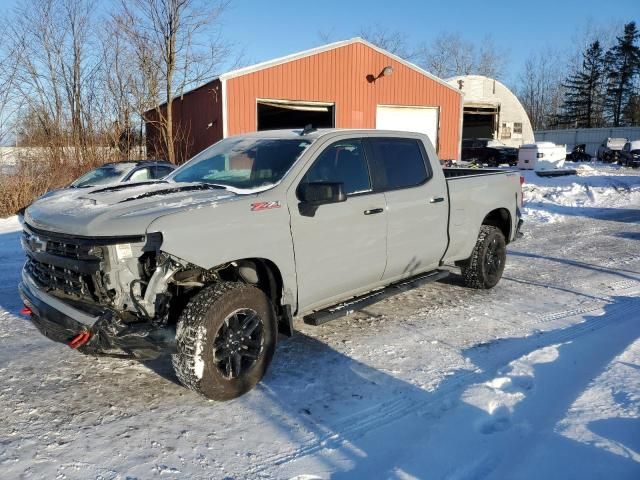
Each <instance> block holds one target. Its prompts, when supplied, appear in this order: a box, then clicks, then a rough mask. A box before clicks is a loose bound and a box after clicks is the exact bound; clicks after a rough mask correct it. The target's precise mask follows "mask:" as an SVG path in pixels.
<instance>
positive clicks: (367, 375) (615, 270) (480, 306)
mask: <svg viewBox="0 0 640 480" xmlns="http://www.w3.org/2000/svg"><path fill="white" fill-rule="evenodd" d="M579 171H580V175H579V176H571V177H559V178H548V179H542V178H538V177H536V176H535V174H530V173H527V174H526V175H525V176H526V184H525V190H526V199H527V207H528V208H527V213H526V217H525V220H526V222H527V223H526V224H525V236H524V238H522V239H520V240H519V241H518V242H516V243H514V244H513V245H511V246H510V248H509V258H508V266H507V269H506V271H505V274H504V278H503V280H502V282H501V283H500V284H499V285H498V287H496V288H495V289H494V290H492V291H489V292H480V291H474V290H469V289H466V288H464V287H462V286H461V284H460V282H459V280H458V279H457V277H455V276H454V277H450V278H449V279H447V280H445V281H442V282H439V283H436V284H432V285H429V286H426V287H423V288H420V289H416V290H413V291H410V292H407V293H404V294H401V295H398V296H396V297H392V298H389V299H387V300H385V301H383V302H380V303H378V304H376V305H374V306H371V307H368V308H366V309H365V310H363V311H360V312H357V313H355V314H354V315H352V316H350V317H347V318H343V319H340V320H336V321H335V322H331V323H329V324H326V325H324V326H321V327H309V326H306V325H304V324H302V323H300V324H299V325H298V327H299V330H300V333H299V334H298V335H297V336H296V337H294V338H293V339H291V340H287V341H285V342H282V343H281V344H280V346H279V349H278V352H277V354H276V358H275V360H274V364H273V366H272V368H271V370H270V372H269V373H268V375H267V377H266V379H265V380H264V382H263V383H262V384H261V385H260V386H259V387H258V388H257V389H256V390H254V391H252V392H251V393H249V394H248V395H246V396H244V397H242V398H240V399H237V400H234V401H231V402H228V403H215V402H211V401H207V400H205V399H203V398H201V397H198V396H197V395H195V394H193V393H191V392H189V391H187V390H185V389H183V388H181V387H180V386H178V385H176V383H175V377H174V376H173V374H172V372H171V368H170V366H169V365H168V363H167V362H165V361H155V362H151V363H148V364H144V365H143V364H138V363H135V362H131V361H121V360H114V359H94V358H89V357H84V356H82V355H80V354H78V353H76V352H74V351H72V350H70V349H69V348H67V347H65V346H63V345H60V344H56V343H53V342H50V341H49V340H47V339H45V338H43V337H42V336H41V335H40V334H39V333H37V331H36V330H35V328H34V327H32V326H31V325H30V324H29V322H28V321H25V320H24V319H22V318H20V317H19V316H18V315H17V312H18V311H19V309H20V307H21V303H20V301H19V299H18V296H17V293H16V284H17V282H18V277H19V271H20V267H21V263H22V254H21V252H20V247H19V242H18V238H19V236H18V233H17V231H18V229H19V225H18V223H17V221H16V220H15V218H13V219H8V220H0V279H1V280H2V282H1V283H0V378H1V379H2V381H1V382H0V418H1V419H2V422H0V472H1V473H0V477H2V478H18V477H23V478H60V479H64V478H70V479H75V478H78V479H87V478H96V479H97V478H100V479H126V478H131V479H133V478H139V479H146V478H252V479H253V478H283V479H290V478H296V479H299V480H302V479H306V480H310V479H316V478H320V479H327V478H334V479H341V478H357V479H365V478H398V479H411V478H420V479H422V478H426V479H431V478H435V479H439V478H448V479H472V478H473V479H479V478H495V479H507V478H509V479H538V478H545V479H567V478H580V479H584V478H607V479H637V478H640V297H638V293H640V249H639V246H640V175H638V173H640V172H636V171H633V170H628V169H619V168H617V167H605V166H599V165H596V166H586V165H582V166H580V167H579Z"/></svg>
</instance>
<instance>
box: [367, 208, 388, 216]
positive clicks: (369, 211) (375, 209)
mask: <svg viewBox="0 0 640 480" xmlns="http://www.w3.org/2000/svg"><path fill="white" fill-rule="evenodd" d="M382 212H384V208H372V209H370V210H365V211H364V214H365V215H375V214H376V213H382Z"/></svg>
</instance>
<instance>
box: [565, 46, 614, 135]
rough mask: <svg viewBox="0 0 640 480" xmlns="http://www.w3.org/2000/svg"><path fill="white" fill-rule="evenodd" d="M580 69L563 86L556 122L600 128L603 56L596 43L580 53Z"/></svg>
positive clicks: (603, 70) (603, 69)
mask: <svg viewBox="0 0 640 480" xmlns="http://www.w3.org/2000/svg"><path fill="white" fill-rule="evenodd" d="M582 57H583V60H582V68H581V69H580V70H579V71H577V72H576V73H574V74H573V75H570V76H569V77H568V78H567V80H566V81H565V83H563V87H564V88H565V99H564V102H563V104H562V112H563V113H562V116H561V117H560V118H559V119H558V121H559V123H564V124H566V125H570V126H572V127H574V128H583V127H584V128H591V127H599V126H601V125H602V93H603V92H602V90H603V88H602V87H603V79H604V74H605V65H604V54H603V51H602V47H601V46H600V42H599V41H597V40H596V41H595V42H593V43H592V44H591V45H589V48H587V50H586V52H584V53H583V54H582Z"/></svg>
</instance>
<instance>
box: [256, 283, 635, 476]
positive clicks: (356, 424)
mask: <svg viewBox="0 0 640 480" xmlns="http://www.w3.org/2000/svg"><path fill="white" fill-rule="evenodd" d="M638 293H639V292H633V293H632V295H637V294H638ZM639 304H640V302H639V301H638V300H637V299H635V298H634V297H633V296H630V297H628V298H626V299H624V300H621V301H619V303H617V304H611V303H604V304H603V303H600V304H599V305H598V306H597V307H596V306H593V309H591V308H589V309H587V310H585V309H584V308H577V309H571V310H564V311H559V312H550V313H548V314H546V315H547V316H554V315H555V316H554V317H553V319H554V320H558V319H562V318H569V317H573V316H576V315H580V314H583V313H589V312H590V311H594V310H598V309H602V308H603V307H606V306H609V310H608V311H607V314H606V315H602V316H599V317H594V318H593V320H590V321H589V322H583V323H578V324H576V325H574V326H570V327H567V328H564V329H562V330H553V331H550V332H541V333H534V334H533V335H530V336H529V337H525V338H530V340H531V341H530V342H526V345H522V344H520V346H506V347H503V346H501V345H500V343H501V341H509V340H510V339H509V338H505V339H501V340H497V341H494V342H491V343H489V344H485V345H478V346H476V347H475V348H487V347H491V345H494V346H495V350H497V352H496V351H492V355H491V356H490V357H487V360H488V361H489V362H488V366H487V367H485V369H484V370H482V371H479V370H478V369H475V370H469V371H466V372H463V373H460V374H457V375H456V376H455V377H454V378H453V380H451V381H450V383H447V384H446V385H445V386H443V387H440V388H437V389H436V391H435V392H433V393H428V394H427V395H428V397H429V398H428V399H427V400H424V401H415V400H411V399H410V398H406V397H400V398H397V399H393V400H390V401H389V402H384V403H382V404H379V405H376V406H374V407H370V408H367V409H365V410H362V411H359V412H357V413H355V414H353V415H351V416H348V417H345V418H344V419H343V420H342V421H341V422H339V423H337V424H336V425H333V426H332V429H333V430H332V431H329V432H326V433H324V434H321V435H320V436H319V437H317V438H315V439H313V440H310V441H308V442H306V443H305V444H303V445H302V446H300V447H297V448H294V449H291V450H289V451H286V452H279V453H278V454H276V455H269V456H264V457H261V458H259V463H258V464H257V465H255V466H254V467H253V468H251V469H249V470H248V472H249V473H251V474H258V473H260V472H263V471H265V470H268V469H269V468H272V467H273V466H280V465H284V464H287V463H290V462H293V461H295V460H297V459H300V458H302V457H306V456H308V455H311V454H314V453H317V452H319V451H320V450H323V449H325V448H338V447H340V446H342V445H343V444H345V443H346V442H348V441H350V440H353V439H355V438H358V437H359V436H362V435H364V434H365V433H367V432H368V431H370V430H373V429H376V428H380V427H382V426H385V425H388V424H390V423H393V422H395V421H398V420H400V419H402V418H404V417H406V416H408V415H411V414H416V415H426V414H429V413H431V412H434V411H437V410H438V405H441V404H442V403H443V400H445V399H448V398H450V397H453V396H454V395H455V394H457V393H458V392H459V391H460V390H461V389H462V388H464V387H466V386H467V385H468V384H470V383H478V382H479V381H483V379H484V377H487V378H491V376H492V375H493V374H494V373H495V372H496V371H497V370H498V369H499V368H500V367H503V366H504V365H506V364H508V363H509V362H511V361H513V360H515V359H517V358H520V357H522V356H524V355H526V354H528V353H530V352H532V351H533V350H537V349H540V348H542V347H545V346H548V345H553V344H556V343H561V342H565V341H568V340H575V339H577V338H579V337H581V336H582V335H585V334H587V333H590V332H594V331H596V330H600V329H602V328H605V327H607V326H608V325H609V324H611V323H613V322H620V321H623V322H624V321H633V318H634V317H633V315H631V314H633V313H637V312H638V310H640V305H639ZM583 310H584V311H583ZM616 324H619V323H616Z"/></svg>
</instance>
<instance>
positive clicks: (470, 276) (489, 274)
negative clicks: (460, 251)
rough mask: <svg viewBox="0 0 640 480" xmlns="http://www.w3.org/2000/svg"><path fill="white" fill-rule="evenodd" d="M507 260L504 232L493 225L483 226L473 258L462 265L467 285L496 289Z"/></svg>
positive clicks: (472, 254)
mask: <svg viewBox="0 0 640 480" xmlns="http://www.w3.org/2000/svg"><path fill="white" fill-rule="evenodd" d="M506 259H507V245H506V242H505V239H504V235H503V234H502V232H501V231H500V230H499V229H498V228H496V227H493V226H491V225H482V227H480V235H478V241H477V242H476V246H475V247H474V248H473V252H472V253H471V257H469V259H468V260H466V261H465V262H464V263H462V265H461V267H462V276H463V278H464V283H465V285H467V286H468V287H471V288H478V289H489V288H493V287H495V286H496V285H497V283H498V282H499V281H500V278H501V277H502V272H503V271H504V265H505V262H506Z"/></svg>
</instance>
